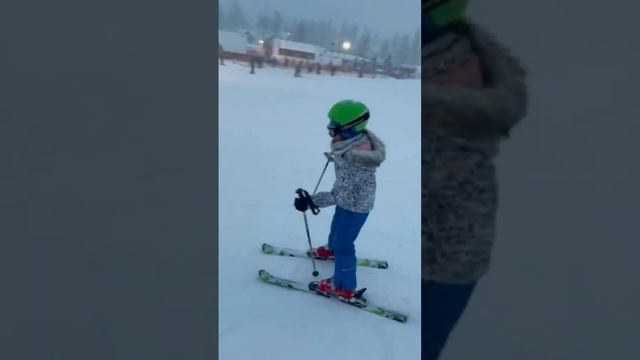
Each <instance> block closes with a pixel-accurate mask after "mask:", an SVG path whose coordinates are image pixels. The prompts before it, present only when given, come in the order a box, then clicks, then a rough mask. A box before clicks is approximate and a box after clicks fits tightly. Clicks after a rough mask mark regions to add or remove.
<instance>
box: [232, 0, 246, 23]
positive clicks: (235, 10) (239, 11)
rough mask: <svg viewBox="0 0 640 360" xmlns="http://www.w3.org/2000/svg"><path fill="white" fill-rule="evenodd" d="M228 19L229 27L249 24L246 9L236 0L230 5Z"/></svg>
mask: <svg viewBox="0 0 640 360" xmlns="http://www.w3.org/2000/svg"><path fill="white" fill-rule="evenodd" d="M227 19H228V21H229V27H231V28H243V27H245V26H246V25H247V18H246V16H245V13H244V9H243V8H242V6H240V4H238V2H237V1H235V0H234V1H233V2H231V4H230V5H229V9H228V11H227Z"/></svg>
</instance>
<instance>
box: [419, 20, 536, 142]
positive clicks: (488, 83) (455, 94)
mask: <svg viewBox="0 0 640 360" xmlns="http://www.w3.org/2000/svg"><path fill="white" fill-rule="evenodd" d="M465 28H466V30H465V31H464V33H463V34H462V35H461V36H465V37H468V39H469V41H470V43H471V47H472V51H473V52H475V53H476V54H477V55H478V57H479V59H480V64H481V66H482V70H483V72H484V80H485V84H484V87H482V88H479V89H476V88H471V87H462V86H454V85H439V84H435V83H433V82H429V81H428V79H427V80H426V81H425V80H423V82H422V113H423V115H422V118H423V127H425V128H436V129H439V130H443V131H446V132H453V133H455V134H460V135H472V136H477V135H486V136H491V135H495V136H508V134H509V130H510V129H511V128H512V127H513V126H514V125H515V124H516V123H517V122H518V121H519V120H520V119H522V118H523V117H524V115H525V113H526V110H527V109H526V108H527V85H526V80H525V71H524V69H523V68H522V67H521V65H520V64H519V62H518V61H517V60H516V59H515V58H514V57H513V56H512V55H511V54H510V52H509V51H508V50H507V49H506V48H505V47H504V46H502V45H500V44H499V43H498V42H497V41H496V40H495V38H494V37H493V36H492V35H490V34H489V33H487V32H486V31H484V30H483V29H481V28H480V27H479V26H477V25H473V24H467V25H466V26H465ZM465 33H466V34H465ZM423 52H425V49H423ZM423 60H424V59H423Z"/></svg>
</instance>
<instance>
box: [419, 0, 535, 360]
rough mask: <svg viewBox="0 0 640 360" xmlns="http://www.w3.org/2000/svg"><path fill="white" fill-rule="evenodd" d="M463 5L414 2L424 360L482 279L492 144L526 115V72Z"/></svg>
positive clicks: (436, 351)
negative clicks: (418, 20) (418, 23)
mask: <svg viewBox="0 0 640 360" xmlns="http://www.w3.org/2000/svg"><path fill="white" fill-rule="evenodd" d="M467 3H468V0H423V1H422V26H423V28H422V109H423V110H422V130H423V131H422V167H423V169H422V264H423V265H422V279H423V285H422V359H426V360H435V359H437V358H438V357H439V355H440V352H441V350H442V349H443V348H444V346H445V344H446V342H447V339H448V337H449V334H450V332H451V331H452V329H453V328H454V327H455V325H456V323H457V321H458V319H459V318H460V316H461V314H462V313H463V312H464V309H465V307H466V306H467V303H468V301H469V299H470V297H471V295H472V293H473V291H474V288H475V287H476V284H477V283H478V281H479V280H480V279H481V278H482V277H483V276H484V275H485V274H486V272H487V270H488V268H489V264H490V260H491V252H492V248H493V242H494V237H495V223H496V211H497V206H498V196H497V195H498V189H497V180H496V171H495V166H494V159H495V157H496V156H497V154H498V151H499V144H500V142H501V141H502V140H504V139H505V138H507V137H508V135H509V133H510V131H511V129H512V128H513V127H514V126H515V125H516V123H517V122H518V121H519V120H520V119H522V118H523V117H524V115H525V113H526V102H527V87H526V81H525V71H524V69H523V68H522V67H521V65H520V63H519V61H518V60H517V59H516V58H514V57H513V56H512V55H511V54H510V53H509V51H508V50H507V49H505V48H504V47H503V46H502V45H501V44H500V43H498V42H497V41H496V40H495V38H494V37H493V36H491V35H490V34H488V33H487V32H485V31H484V30H483V29H482V28H480V27H478V26H477V25H473V24H470V23H469V22H467V21H466V20H465V19H464V17H463V14H464V10H465V7H466V5H467Z"/></svg>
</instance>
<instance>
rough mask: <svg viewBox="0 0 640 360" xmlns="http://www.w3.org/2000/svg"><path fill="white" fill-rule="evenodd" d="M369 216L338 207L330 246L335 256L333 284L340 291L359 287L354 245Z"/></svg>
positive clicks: (334, 215) (330, 237)
mask: <svg viewBox="0 0 640 360" xmlns="http://www.w3.org/2000/svg"><path fill="white" fill-rule="evenodd" d="M368 216H369V213H357V212H353V211H349V210H346V209H343V208H341V207H339V206H336V212H335V213H334V214H333V220H332V221H331V232H330V233H329V244H328V245H329V247H330V248H331V249H332V250H333V254H334V256H335V268H334V273H333V274H334V275H333V284H334V286H335V287H336V288H338V289H345V290H353V289H355V288H356V286H357V282H356V248H355V244H354V243H355V241H356V238H357V237H358V234H359V233H360V229H362V225H364V223H365V221H366V220H367V217H368Z"/></svg>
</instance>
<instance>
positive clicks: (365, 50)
mask: <svg viewBox="0 0 640 360" xmlns="http://www.w3.org/2000/svg"><path fill="white" fill-rule="evenodd" d="M370 47H371V32H370V31H369V28H368V27H365V28H364V30H363V31H362V34H361V35H360V37H359V38H358V42H357V43H356V46H355V52H356V54H358V55H360V56H363V57H367V56H368V54H369V49H370Z"/></svg>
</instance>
